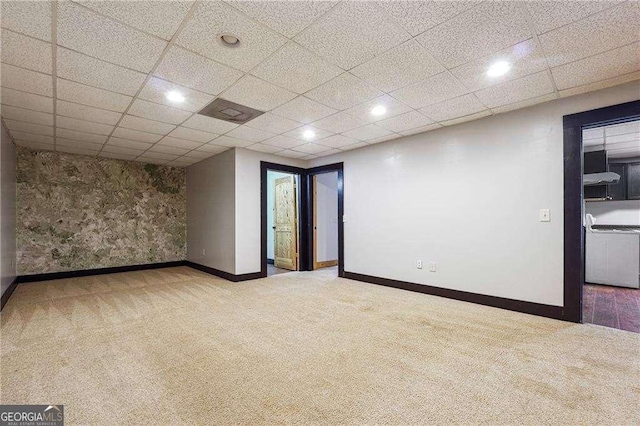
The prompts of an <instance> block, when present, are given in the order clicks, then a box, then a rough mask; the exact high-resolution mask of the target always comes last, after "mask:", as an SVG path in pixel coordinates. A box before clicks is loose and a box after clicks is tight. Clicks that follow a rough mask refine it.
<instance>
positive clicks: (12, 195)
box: [0, 126, 16, 293]
mask: <svg viewBox="0 0 640 426" xmlns="http://www.w3.org/2000/svg"><path fill="white" fill-rule="evenodd" d="M15 277H16V148H15V145H14V144H13V141H12V140H11V138H10V137H9V135H8V134H7V131H6V130H5V128H4V126H1V134H0V289H1V290H2V291H1V293H4V292H5V290H6V289H7V288H9V286H10V285H11V283H12V282H13V280H14V278H15Z"/></svg>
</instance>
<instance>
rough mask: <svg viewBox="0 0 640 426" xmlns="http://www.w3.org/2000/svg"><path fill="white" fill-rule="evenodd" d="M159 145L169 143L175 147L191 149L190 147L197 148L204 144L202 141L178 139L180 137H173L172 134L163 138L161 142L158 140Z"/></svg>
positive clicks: (168, 144)
mask: <svg viewBox="0 0 640 426" xmlns="http://www.w3.org/2000/svg"><path fill="white" fill-rule="evenodd" d="M158 145H167V146H171V147H174V148H183V149H187V150H190V149H195V148H198V147H199V146H202V142H194V141H188V140H186V139H178V138H172V137H171V136H166V137H164V138H162V140H160V142H158Z"/></svg>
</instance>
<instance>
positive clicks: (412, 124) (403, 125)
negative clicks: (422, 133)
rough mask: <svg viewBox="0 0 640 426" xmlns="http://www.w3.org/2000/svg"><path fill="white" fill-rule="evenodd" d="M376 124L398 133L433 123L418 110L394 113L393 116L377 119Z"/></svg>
mask: <svg viewBox="0 0 640 426" xmlns="http://www.w3.org/2000/svg"><path fill="white" fill-rule="evenodd" d="M376 124H377V125H378V126H380V127H383V128H385V129H387V130H391V131H392V132H396V133H400V132H404V131H407V130H411V129H415V128H416V127H424V126H427V125H430V124H433V120H431V119H430V118H428V117H427V116H425V115H422V114H420V113H419V112H418V111H410V112H407V113H405V114H402V115H396V116H395V117H391V118H387V119H385V120H381V121H378V122H377V123H376Z"/></svg>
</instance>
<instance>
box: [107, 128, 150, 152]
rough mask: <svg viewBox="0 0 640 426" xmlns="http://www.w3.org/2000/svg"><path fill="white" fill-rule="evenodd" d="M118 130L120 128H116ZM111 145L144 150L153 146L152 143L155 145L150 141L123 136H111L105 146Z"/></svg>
mask: <svg viewBox="0 0 640 426" xmlns="http://www.w3.org/2000/svg"><path fill="white" fill-rule="evenodd" d="M116 130H118V129H116ZM114 134H115V132H114ZM153 136H155V135H153ZM109 145H111V146H118V147H123V148H128V149H139V150H142V151H144V150H147V149H149V148H150V147H151V145H153V144H152V143H149V142H140V141H134V140H130V139H121V138H114V137H110V138H109V140H108V141H107V144H106V145H105V146H109Z"/></svg>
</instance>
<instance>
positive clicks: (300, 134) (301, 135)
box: [283, 125, 333, 142]
mask: <svg viewBox="0 0 640 426" xmlns="http://www.w3.org/2000/svg"><path fill="white" fill-rule="evenodd" d="M306 132H313V134H314V136H313V137H311V138H308V137H306V136H305V133H306ZM331 135H333V133H331V132H327V131H326V130H321V129H318V128H315V127H313V126H308V125H307V126H303V127H298V128H297V129H294V130H291V131H290V132H287V133H285V134H284V135H283V136H286V137H289V138H295V139H299V140H301V141H303V142H308V141H310V140H311V141H317V140H320V139H323V138H326V137H329V136H331Z"/></svg>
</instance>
